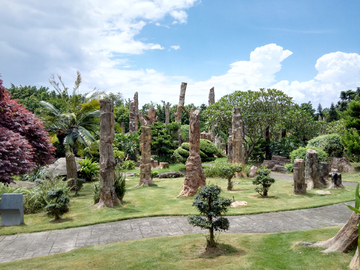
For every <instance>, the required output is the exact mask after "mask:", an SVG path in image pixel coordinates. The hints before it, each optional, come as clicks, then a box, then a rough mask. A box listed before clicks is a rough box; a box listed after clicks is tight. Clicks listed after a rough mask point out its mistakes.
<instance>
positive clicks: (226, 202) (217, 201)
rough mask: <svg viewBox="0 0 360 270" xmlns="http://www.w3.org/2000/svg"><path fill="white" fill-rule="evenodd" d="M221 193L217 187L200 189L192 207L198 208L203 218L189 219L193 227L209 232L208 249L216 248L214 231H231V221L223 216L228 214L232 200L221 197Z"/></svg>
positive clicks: (191, 217)
mask: <svg viewBox="0 0 360 270" xmlns="http://www.w3.org/2000/svg"><path fill="white" fill-rule="evenodd" d="M220 192H221V188H220V187H218V186H216V185H210V186H204V187H202V188H199V191H198V193H197V194H196V196H195V199H194V201H193V204H192V205H193V206H196V207H197V208H198V210H199V212H200V215H201V216H197V215H192V216H189V218H188V221H189V223H190V224H191V225H194V226H199V227H201V228H203V229H208V230H209V233H210V235H209V237H207V238H206V241H207V245H206V248H214V247H216V242H215V240H214V231H221V230H224V231H225V230H227V229H229V220H228V219H227V218H224V217H222V216H221V215H222V214H223V213H226V211H227V207H228V206H230V204H231V200H230V199H225V198H221V197H219V194H220ZM202 216H204V217H202Z"/></svg>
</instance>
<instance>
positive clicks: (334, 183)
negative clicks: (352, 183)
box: [329, 169, 345, 189]
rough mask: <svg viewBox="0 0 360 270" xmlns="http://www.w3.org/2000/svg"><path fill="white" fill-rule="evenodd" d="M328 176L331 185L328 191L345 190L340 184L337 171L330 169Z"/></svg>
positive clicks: (339, 176) (339, 175)
mask: <svg viewBox="0 0 360 270" xmlns="http://www.w3.org/2000/svg"><path fill="white" fill-rule="evenodd" d="M329 175H330V177H331V184H330V187H329V189H335V188H345V187H344V186H343V184H342V180H341V173H339V171H338V170H337V169H332V170H331V173H330V174H329Z"/></svg>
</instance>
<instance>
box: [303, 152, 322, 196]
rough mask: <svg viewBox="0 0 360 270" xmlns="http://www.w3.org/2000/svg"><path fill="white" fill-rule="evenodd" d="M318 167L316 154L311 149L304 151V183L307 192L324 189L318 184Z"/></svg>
mask: <svg viewBox="0 0 360 270" xmlns="http://www.w3.org/2000/svg"><path fill="white" fill-rule="evenodd" d="M318 166H319V162H318V153H317V152H316V151H315V150H312V149H308V150H306V161H305V181H306V184H307V189H308V190H312V189H314V188H322V187H324V185H323V184H321V183H320V182H319V173H318Z"/></svg>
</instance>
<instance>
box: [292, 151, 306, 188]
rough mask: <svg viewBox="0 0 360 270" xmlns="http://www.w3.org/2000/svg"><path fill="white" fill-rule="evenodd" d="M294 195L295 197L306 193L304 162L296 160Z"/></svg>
mask: <svg viewBox="0 0 360 270" xmlns="http://www.w3.org/2000/svg"><path fill="white" fill-rule="evenodd" d="M293 178H294V193H295V194H297V195H300V194H305V193H306V183H305V165H304V160H303V159H300V158H297V159H295V160H294V173H293Z"/></svg>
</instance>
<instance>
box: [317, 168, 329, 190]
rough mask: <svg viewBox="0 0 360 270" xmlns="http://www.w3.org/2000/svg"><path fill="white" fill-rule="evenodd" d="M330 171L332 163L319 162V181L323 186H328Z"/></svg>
mask: <svg viewBox="0 0 360 270" xmlns="http://www.w3.org/2000/svg"><path fill="white" fill-rule="evenodd" d="M329 173H330V164H329V163H327V162H319V182H320V183H321V184H322V185H323V186H328V185H329V184H330V182H329Z"/></svg>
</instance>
